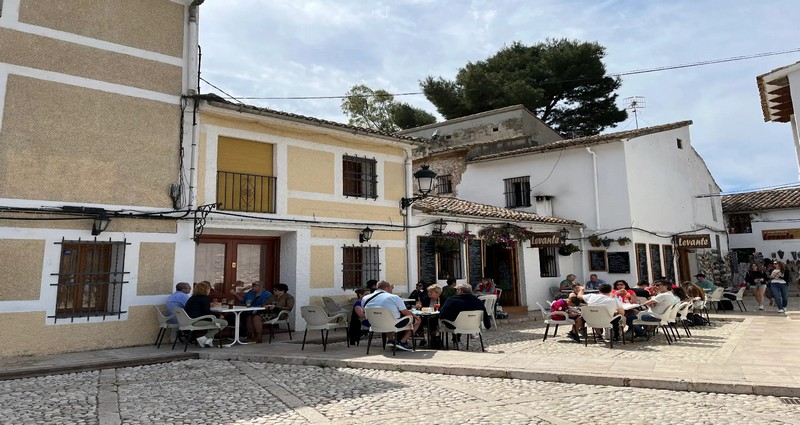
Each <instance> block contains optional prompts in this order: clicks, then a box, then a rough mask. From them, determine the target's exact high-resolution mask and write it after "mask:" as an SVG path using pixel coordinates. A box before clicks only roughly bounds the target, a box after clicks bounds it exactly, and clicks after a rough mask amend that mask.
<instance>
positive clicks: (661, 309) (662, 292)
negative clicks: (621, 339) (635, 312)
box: [630, 280, 680, 337]
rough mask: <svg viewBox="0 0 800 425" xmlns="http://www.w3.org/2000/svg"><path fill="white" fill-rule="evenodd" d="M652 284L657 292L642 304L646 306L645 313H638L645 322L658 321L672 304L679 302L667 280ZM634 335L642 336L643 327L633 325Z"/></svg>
mask: <svg viewBox="0 0 800 425" xmlns="http://www.w3.org/2000/svg"><path fill="white" fill-rule="evenodd" d="M653 286H655V288H656V291H658V294H656V296H655V297H653V298H651V299H649V300H647V301H646V302H645V303H644V304H643V305H644V306H646V307H648V308H649V310H648V311H647V312H646V313H642V314H641V315H639V319H640V320H643V321H645V322H654V323H658V322H660V321H661V316H662V315H663V314H664V313H666V312H667V310H668V309H669V308H670V307H672V305H673V304H677V303H679V302H680V300H679V299H678V297H676V296H675V295H673V294H672V285H670V284H669V283H668V282H664V281H662V280H657V281H656V282H655V283H654V284H653ZM630 317H631V320H633V316H630ZM634 335H636V336H639V337H641V336H644V335H645V332H644V328H642V327H641V326H636V327H634Z"/></svg>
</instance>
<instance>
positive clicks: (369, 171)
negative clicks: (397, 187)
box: [342, 156, 378, 198]
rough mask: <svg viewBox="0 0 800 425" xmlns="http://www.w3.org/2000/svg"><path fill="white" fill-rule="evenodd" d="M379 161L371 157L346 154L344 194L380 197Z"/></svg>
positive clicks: (344, 160)
mask: <svg viewBox="0 0 800 425" xmlns="http://www.w3.org/2000/svg"><path fill="white" fill-rule="evenodd" d="M376 164H377V161H375V160H374V159H369V158H358V157H355V156H345V157H344V159H343V162H342V171H343V175H342V182H343V183H344V188H343V190H342V193H343V194H344V196H355V197H357V198H377V197H378V176H377V174H376V171H375V170H376V168H377V167H376Z"/></svg>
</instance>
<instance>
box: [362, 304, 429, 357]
mask: <svg viewBox="0 0 800 425" xmlns="http://www.w3.org/2000/svg"><path fill="white" fill-rule="evenodd" d="M364 313H365V314H366V315H367V321H368V322H369V338H368V339H367V354H369V347H370V345H372V337H373V335H375V332H378V333H379V334H381V335H385V334H389V333H392V332H395V333H396V332H402V331H413V330H414V318H413V317H411V318H410V320H409V319H408V318H407V317H401V318H399V319H395V318H394V316H392V312H391V311H389V310H388V309H386V308H384V307H367V308H365V309H364ZM403 321H406V322H408V323H406V325H405V326H401V327H399V328H398V327H397V325H398V324H399V323H402V322H403ZM381 341H382V342H383V343H384V344H385V338H384V337H382V338H381ZM399 342H400V338H397V337H396V336H395V344H392V355H394V356H396V355H397V343H399ZM411 344H412V347H413V349H415V350H416V348H417V345H416V341H415V340H414V334H413V332H412V334H411Z"/></svg>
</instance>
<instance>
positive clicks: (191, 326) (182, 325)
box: [172, 307, 222, 352]
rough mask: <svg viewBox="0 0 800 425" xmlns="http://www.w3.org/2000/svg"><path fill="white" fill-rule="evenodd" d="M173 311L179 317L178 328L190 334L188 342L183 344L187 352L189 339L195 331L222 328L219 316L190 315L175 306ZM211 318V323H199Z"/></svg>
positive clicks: (173, 347)
mask: <svg viewBox="0 0 800 425" xmlns="http://www.w3.org/2000/svg"><path fill="white" fill-rule="evenodd" d="M172 312H173V313H175V317H176V318H177V319H178V330H179V331H181V332H188V333H189V336H188V337H186V344H184V346H183V351H184V352H185V351H186V349H187V348H188V347H189V340H191V339H192V332H193V331H208V330H212V329H217V330H220V329H222V328H221V327H220V324H219V323H218V322H217V321H216V319H217V317H216V316H214V315H213V314H207V315H205V316H200V317H189V315H188V314H187V313H186V310H184V309H182V308H180V307H175V308H173V309H172ZM209 319H210V320H211V323H209V324H197V322H200V321H203V320H209ZM177 342H178V338H175V342H173V343H172V349H173V350H174V349H175V344H177Z"/></svg>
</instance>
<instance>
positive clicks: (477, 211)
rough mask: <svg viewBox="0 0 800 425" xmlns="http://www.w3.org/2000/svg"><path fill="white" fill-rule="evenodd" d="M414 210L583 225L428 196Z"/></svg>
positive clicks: (416, 204) (560, 219)
mask: <svg viewBox="0 0 800 425" xmlns="http://www.w3.org/2000/svg"><path fill="white" fill-rule="evenodd" d="M413 208H415V209H418V210H420V211H423V212H425V213H438V214H454V215H463V216H472V217H486V218H496V219H504V220H514V221H531V222H536V223H552V224H571V225H576V226H581V225H583V224H582V223H581V222H578V221H575V220H567V219H564V218H557V217H545V216H541V215H537V214H533V213H529V212H524V211H516V210H512V209H508V208H500V207H495V206H492V205H486V204H479V203H477V202H470V201H464V200H462V199H457V198H445V197H438V196H428V197H427V198H423V199H420V200H418V201H417V202H415V203H414V205H413Z"/></svg>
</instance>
